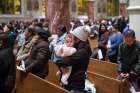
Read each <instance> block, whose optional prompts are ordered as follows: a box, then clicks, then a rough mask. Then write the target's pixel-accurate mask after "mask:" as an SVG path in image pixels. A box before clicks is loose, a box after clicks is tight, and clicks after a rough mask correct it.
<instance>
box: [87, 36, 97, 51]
mask: <svg viewBox="0 0 140 93" xmlns="http://www.w3.org/2000/svg"><path fill="white" fill-rule="evenodd" d="M88 40H89V44H90V47H91V49H95V48H97V44H98V40H97V38H94V39H91V38H89V39H88Z"/></svg>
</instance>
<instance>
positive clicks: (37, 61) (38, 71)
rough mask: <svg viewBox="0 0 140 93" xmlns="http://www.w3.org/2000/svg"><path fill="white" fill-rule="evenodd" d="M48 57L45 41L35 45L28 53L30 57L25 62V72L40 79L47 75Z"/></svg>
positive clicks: (47, 46) (47, 47)
mask: <svg viewBox="0 0 140 93" xmlns="http://www.w3.org/2000/svg"><path fill="white" fill-rule="evenodd" d="M49 56H50V51H49V45H48V42H47V41H43V40H42V41H40V42H38V43H36V44H35V45H34V46H33V47H32V49H31V52H30V56H29V57H28V58H27V59H26V60H25V69H26V72H31V73H33V74H35V75H37V76H39V77H41V78H45V76H47V75H48V60H49Z"/></svg>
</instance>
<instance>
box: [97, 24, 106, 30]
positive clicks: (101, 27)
mask: <svg viewBox="0 0 140 93" xmlns="http://www.w3.org/2000/svg"><path fill="white" fill-rule="evenodd" d="M99 31H100V32H106V31H107V26H106V25H105V24H101V25H100V28H99Z"/></svg>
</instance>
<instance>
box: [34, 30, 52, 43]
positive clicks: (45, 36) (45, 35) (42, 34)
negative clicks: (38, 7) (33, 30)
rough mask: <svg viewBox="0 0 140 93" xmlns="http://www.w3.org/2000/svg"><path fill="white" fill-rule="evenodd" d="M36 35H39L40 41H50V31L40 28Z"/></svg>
mask: <svg viewBox="0 0 140 93" xmlns="http://www.w3.org/2000/svg"><path fill="white" fill-rule="evenodd" d="M36 36H37V37H38V41H40V40H44V41H48V38H49V37H50V34H49V33H48V31H45V30H44V29H38V31H37V35H36Z"/></svg>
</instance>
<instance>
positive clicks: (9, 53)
mask: <svg viewBox="0 0 140 93" xmlns="http://www.w3.org/2000/svg"><path fill="white" fill-rule="evenodd" d="M15 79H16V65H15V56H14V54H13V50H12V48H4V49H1V50H0V93H11V91H12V90H13V88H14V87H15Z"/></svg>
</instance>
